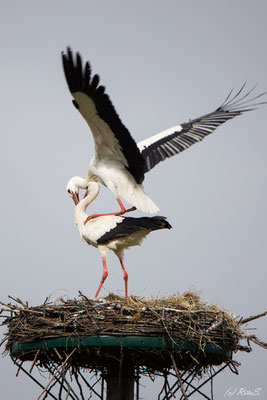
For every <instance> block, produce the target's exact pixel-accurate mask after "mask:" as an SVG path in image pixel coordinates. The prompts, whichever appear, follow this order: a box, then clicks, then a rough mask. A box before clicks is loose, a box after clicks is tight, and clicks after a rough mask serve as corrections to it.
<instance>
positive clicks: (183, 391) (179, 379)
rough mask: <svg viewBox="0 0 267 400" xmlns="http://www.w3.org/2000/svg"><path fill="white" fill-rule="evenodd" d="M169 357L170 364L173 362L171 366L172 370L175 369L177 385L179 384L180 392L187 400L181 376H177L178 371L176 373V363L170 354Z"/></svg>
mask: <svg viewBox="0 0 267 400" xmlns="http://www.w3.org/2000/svg"><path fill="white" fill-rule="evenodd" d="M170 356H171V359H172V362H173V366H174V369H175V373H176V376H177V379H178V381H179V384H180V388H181V392H182V393H183V396H184V398H185V399H186V400H188V397H187V395H186V393H185V390H184V385H183V382H182V379H181V376H180V374H179V371H178V368H177V365H176V362H175V359H174V357H173V355H172V353H170Z"/></svg>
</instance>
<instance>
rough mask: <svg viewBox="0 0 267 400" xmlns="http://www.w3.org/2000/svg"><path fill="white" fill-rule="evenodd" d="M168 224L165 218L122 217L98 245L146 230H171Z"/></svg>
mask: <svg viewBox="0 0 267 400" xmlns="http://www.w3.org/2000/svg"><path fill="white" fill-rule="evenodd" d="M171 227H172V226H171V225H170V223H169V222H168V221H167V219H166V217H161V216H158V215H157V216H155V217H141V218H133V217H123V220H122V221H121V222H119V223H118V224H117V226H116V227H115V228H113V229H111V230H110V231H109V232H107V233H106V234H105V235H103V236H102V237H101V238H100V239H98V241H97V243H98V244H105V243H107V242H109V241H110V240H113V239H118V238H121V237H124V236H128V235H130V234H131V233H134V232H137V231H141V230H147V231H156V230H158V229H171Z"/></svg>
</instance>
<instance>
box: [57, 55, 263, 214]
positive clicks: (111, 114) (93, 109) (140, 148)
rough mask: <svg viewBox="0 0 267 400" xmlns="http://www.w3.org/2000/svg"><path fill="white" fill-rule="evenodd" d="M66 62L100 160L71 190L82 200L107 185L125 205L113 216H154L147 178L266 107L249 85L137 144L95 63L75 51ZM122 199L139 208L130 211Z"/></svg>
mask: <svg viewBox="0 0 267 400" xmlns="http://www.w3.org/2000/svg"><path fill="white" fill-rule="evenodd" d="M62 61H63V68H64V73H65V77H66V80H67V83H68V86H69V89H70V92H71V94H72V96H73V99H74V100H73V104H74V106H75V107H76V108H77V109H78V111H79V112H80V113H81V114H82V116H83V117H84V119H85V120H86V122H87V124H88V125H89V128H90V129H91V132H92V134H93V138H94V142H95V155H94V156H93V158H92V160H91V161H90V164H89V168H88V172H87V176H86V177H85V178H80V177H74V178H72V179H71V180H70V181H69V184H68V189H67V190H69V189H70V190H71V191H73V189H74V190H75V191H76V194H77V195H78V193H79V188H81V189H85V188H86V186H87V184H88V183H89V182H93V181H95V182H101V183H102V184H103V185H105V186H106V187H108V188H109V190H110V191H111V192H112V193H113V195H114V196H115V197H116V199H117V201H118V203H119V205H120V208H121V209H120V211H119V212H117V213H113V215H120V214H123V213H125V212H127V211H132V210H134V209H135V208H137V209H139V210H140V211H142V212H144V213H149V214H153V213H156V212H158V211H159V208H158V207H157V206H156V204H155V203H154V202H153V201H152V200H151V199H150V198H149V197H148V196H147V195H146V194H145V192H144V188H143V185H142V182H143V181H144V175H145V173H146V172H148V171H150V170H151V169H152V168H153V167H154V166H155V165H157V164H158V163H159V162H160V161H163V160H165V159H166V158H169V157H171V156H173V155H175V154H178V153H180V152H181V151H183V150H185V149H187V148H188V147H190V146H191V145H192V144H194V143H197V142H199V141H201V140H202V139H204V138H205V137H206V136H207V135H209V134H210V133H212V132H213V131H214V130H215V129H216V128H217V127H218V126H220V125H221V124H223V123H224V122H226V121H228V120H229V119H232V118H234V117H236V116H237V115H240V114H242V113H244V112H247V111H251V110H253V109H254V107H255V106H257V105H259V104H262V103H258V104H255V103H253V102H254V100H255V99H257V98H259V97H261V96H262V95H263V94H264V93H261V94H259V95H257V96H255V97H252V98H250V94H251V92H252V91H253V90H254V89H255V86H254V87H253V88H252V89H251V90H250V91H248V92H247V93H244V87H245V84H244V85H243V86H242V88H241V89H240V90H239V91H238V93H237V94H236V95H232V91H231V92H230V93H229V95H228V97H227V98H226V100H225V101H224V102H223V104H222V105H221V106H220V107H219V108H217V109H216V110H215V111H213V112H211V113H209V114H206V115H203V116H202V117H199V118H196V119H193V120H190V121H189V122H186V123H183V124H181V125H176V126H173V127H171V128H169V129H167V130H164V131H163V132H160V133H158V134H156V135H154V136H152V137H150V138H148V139H145V140H143V141H141V142H139V143H137V144H136V142H135V141H134V139H133V138H132V136H131V135H130V133H129V131H128V129H127V128H126V127H125V126H124V125H123V123H122V122H121V120H120V118H119V116H118V114H117V113H116V111H115V108H114V106H113V105H112V103H111V101H110V99H109V97H108V95H107V94H106V93H105V87H104V86H102V85H99V76H98V75H94V76H92V74H91V67H90V64H89V63H88V62H86V63H85V65H83V63H82V59H81V56H80V54H79V53H76V57H74V56H73V54H72V51H71V49H70V48H67V51H66V53H62ZM121 197H122V198H123V199H124V200H126V201H127V202H128V203H130V204H131V205H132V206H133V207H132V208H130V209H129V210H126V209H125V207H124V205H123V204H122V201H121V199H120V198H121ZM97 215H104V214H97ZM95 216H96V215H93V216H91V217H89V218H92V217H95Z"/></svg>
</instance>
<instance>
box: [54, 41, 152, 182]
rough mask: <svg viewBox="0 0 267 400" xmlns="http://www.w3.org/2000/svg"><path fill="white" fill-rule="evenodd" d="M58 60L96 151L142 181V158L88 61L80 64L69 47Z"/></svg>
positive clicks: (143, 167) (143, 170) (143, 171)
mask: <svg viewBox="0 0 267 400" xmlns="http://www.w3.org/2000/svg"><path fill="white" fill-rule="evenodd" d="M62 62H63V69H64V73H65V77H66V80H67V83H68V86H69V89H70V92H71V94H72V96H73V98H74V100H73V104H74V106H75V107H76V108H77V109H78V110H79V111H80V113H81V114H82V116H83V117H84V118H85V120H86V122H87V123H88V125H89V127H90V129H91V131H92V134H93V137H94V141H95V151H96V154H97V155H98V157H100V158H104V157H108V158H109V159H114V160H116V161H119V162H121V163H122V164H123V165H124V166H125V168H127V169H128V171H129V172H130V173H131V174H132V175H133V177H134V178H135V180H136V182H137V183H142V182H143V180H144V173H145V160H144V158H143V156H142V155H141V153H140V150H139V149H138V147H137V145H136V143H135V141H134V139H133V138H132V136H131V135H130V133H129V131H128V129H127V128H126V127H125V126H124V125H123V123H122V122H121V120H120V118H119V116H118V114H117V113H116V111H115V108H114V106H113V105H112V103H111V101H110V99H109V97H108V95H107V94H106V93H105V87H104V86H101V85H99V76H98V75H94V76H92V75H91V67H90V65H89V63H88V62H86V63H85V66H84V67H83V65H82V59H81V56H80V54H79V53H76V59H75V58H74V57H73V54H72V51H71V49H70V48H68V49H67V52H66V54H64V53H62Z"/></svg>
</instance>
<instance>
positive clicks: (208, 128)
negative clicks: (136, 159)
mask: <svg viewBox="0 0 267 400" xmlns="http://www.w3.org/2000/svg"><path fill="white" fill-rule="evenodd" d="M244 87H245V84H244V85H243V86H242V88H241V89H240V90H239V91H238V93H237V94H236V95H234V96H232V91H231V92H230V93H229V95H228V96H227V98H226V99H225V101H224V102H223V104H222V105H221V106H220V107H219V108H217V110H215V111H214V112H212V113H210V114H206V115H203V116H202V117H200V118H196V119H193V120H190V121H189V122H186V123H184V124H181V125H178V126H174V127H172V128H169V129H167V130H165V131H163V132H160V133H158V134H157V135H154V136H152V137H150V138H149V139H145V140H143V141H142V142H139V143H138V147H139V149H140V151H141V153H142V155H143V157H144V159H145V162H146V169H145V172H148V171H149V170H151V169H152V168H153V167H154V166H155V165H157V164H158V163H159V162H160V161H163V160H165V159H166V158H169V157H171V156H174V155H175V154H178V153H180V152H181V151H183V150H185V149H187V148H188V147H190V146H192V144H194V143H197V142H199V141H201V140H203V139H204V138H205V137H206V136H208V135H209V134H210V133H212V132H213V131H214V130H215V129H216V128H217V127H218V126H220V125H221V124H223V123H224V122H226V121H228V120H229V119H232V118H234V117H235V116H237V115H240V114H242V113H244V112H246V111H251V110H254V108H255V106H257V105H259V104H264V103H265V102H261V103H257V104H255V103H254V100H256V99H258V98H259V97H261V96H263V95H264V94H265V93H261V94H259V95H257V96H255V97H253V98H250V99H249V98H248V97H249V95H250V94H251V93H252V91H253V90H254V89H255V86H254V87H253V88H252V89H251V90H250V91H249V92H247V93H245V94H243V91H244ZM231 96H232V98H231Z"/></svg>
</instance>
